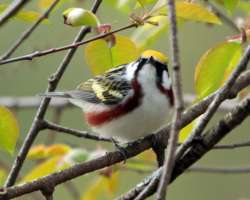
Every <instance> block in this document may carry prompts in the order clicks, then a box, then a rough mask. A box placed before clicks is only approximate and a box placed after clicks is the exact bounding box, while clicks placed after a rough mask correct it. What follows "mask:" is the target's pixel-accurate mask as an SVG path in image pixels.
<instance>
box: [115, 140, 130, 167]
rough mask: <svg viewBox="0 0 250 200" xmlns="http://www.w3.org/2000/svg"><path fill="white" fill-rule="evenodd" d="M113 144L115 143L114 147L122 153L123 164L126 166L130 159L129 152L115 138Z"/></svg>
mask: <svg viewBox="0 0 250 200" xmlns="http://www.w3.org/2000/svg"><path fill="white" fill-rule="evenodd" d="M112 143H113V145H114V146H115V148H116V149H117V150H118V151H119V152H120V154H121V155H122V157H123V160H124V161H123V163H124V164H125V163H126V160H127V158H128V152H127V150H126V149H125V148H124V147H123V146H121V145H120V144H119V142H118V141H117V140H115V139H114V138H112Z"/></svg>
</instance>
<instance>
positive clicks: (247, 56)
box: [177, 45, 250, 158]
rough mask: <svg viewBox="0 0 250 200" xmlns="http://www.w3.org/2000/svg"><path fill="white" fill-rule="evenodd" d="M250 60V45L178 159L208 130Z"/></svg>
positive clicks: (195, 128)
mask: <svg viewBox="0 0 250 200" xmlns="http://www.w3.org/2000/svg"><path fill="white" fill-rule="evenodd" d="M249 59H250V45H248V46H247V48H246V50H245V52H244V55H243V56H242V57H241V59H240V62H239V64H238V65H237V67H236V68H235V69H234V71H233V72H232V74H231V75H230V77H229V78H228V80H227V81H226V83H225V84H224V85H223V87H222V88H220V89H219V91H218V93H217V94H216V96H215V98H214V99H213V101H212V103H211V104H210V105H209V107H208V109H207V110H206V112H205V113H204V114H203V115H202V116H201V118H200V119H199V122H198V124H197V125H196V126H195V127H194V129H193V130H192V133H191V134H190V136H189V137H188V138H187V140H186V141H185V142H184V143H183V144H182V145H181V146H180V147H179V149H178V152H177V158H179V157H180V156H182V154H183V153H184V152H185V151H186V150H187V149H188V148H189V146H190V145H191V143H192V142H193V139H194V138H195V137H199V136H200V135H201V134H202V132H203V130H204V129H205V128H206V126H207V124H208V122H209V121H210V119H211V118H212V117H213V115H214V113H215V112H216V110H217V109H218V107H219V106H220V104H221V103H222V102H223V101H224V99H225V98H226V96H228V94H229V91H230V88H231V87H233V85H234V83H235V81H236V79H237V78H238V77H239V76H240V74H241V73H242V72H243V71H244V70H245V69H246V68H247V64H248V62H249Z"/></svg>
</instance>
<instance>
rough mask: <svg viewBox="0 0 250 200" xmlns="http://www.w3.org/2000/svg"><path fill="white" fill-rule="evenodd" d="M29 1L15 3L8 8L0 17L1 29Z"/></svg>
mask: <svg viewBox="0 0 250 200" xmlns="http://www.w3.org/2000/svg"><path fill="white" fill-rule="evenodd" d="M28 2H29V0H16V1H13V2H12V3H11V4H10V5H9V7H8V8H6V9H5V11H4V12H3V13H2V15H1V16H0V27H1V26H2V25H3V24H4V23H6V22H7V21H8V20H9V19H10V18H11V17H12V16H14V15H15V14H16V13H17V12H18V11H19V10H20V9H21V8H22V7H23V6H24V5H25V4H26V3H28Z"/></svg>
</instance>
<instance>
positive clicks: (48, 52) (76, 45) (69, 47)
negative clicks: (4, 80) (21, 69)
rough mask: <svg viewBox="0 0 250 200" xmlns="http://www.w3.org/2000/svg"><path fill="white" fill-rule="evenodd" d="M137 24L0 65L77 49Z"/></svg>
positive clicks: (3, 61)
mask: <svg viewBox="0 0 250 200" xmlns="http://www.w3.org/2000/svg"><path fill="white" fill-rule="evenodd" d="M136 26H137V24H136V23H132V24H129V25H126V26H123V27H121V28H118V29H116V30H114V31H111V32H108V33H105V34H100V35H97V36H94V37H92V38H90V39H88V40H85V41H74V42H73V43H72V44H69V45H65V46H62V47H55V48H52V49H47V50H43V51H35V52H33V53H30V54H27V55H23V56H19V57H15V58H10V59H6V60H2V61H0V65H4V64H7V63H12V62H18V61H22V60H29V61H31V60H33V59H34V58H37V57H41V56H45V55H48V54H52V53H57V52H61V51H65V50H68V49H76V48H77V47H79V46H81V45H84V44H87V43H90V42H93V41H95V40H98V39H101V38H104V37H106V36H108V35H111V34H114V33H117V32H120V31H124V30H127V29H130V28H133V27H136Z"/></svg>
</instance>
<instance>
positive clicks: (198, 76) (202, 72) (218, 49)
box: [195, 42, 242, 100]
mask: <svg viewBox="0 0 250 200" xmlns="http://www.w3.org/2000/svg"><path fill="white" fill-rule="evenodd" d="M241 54H242V47H241V45H240V44H239V43H236V42H223V43H221V44H219V45H217V46H215V47H213V48H211V49H209V50H208V51H207V52H206V53H205V54H204V55H203V56H202V57H201V59H200V60H199V62H198V64H197V65H196V68H195V91H196V94H197V98H198V99H199V100H200V99H202V98H204V97H206V96H207V95H209V94H211V93H212V92H214V91H215V90H217V89H218V88H219V87H220V86H221V85H222V83H223V82H224V81H225V74H226V77H228V75H229V74H230V73H231V71H232V70H233V69H234V67H236V65H237V64H238V62H239V59H240V57H241Z"/></svg>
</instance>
